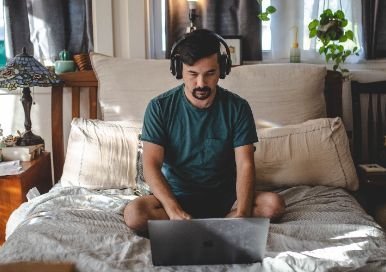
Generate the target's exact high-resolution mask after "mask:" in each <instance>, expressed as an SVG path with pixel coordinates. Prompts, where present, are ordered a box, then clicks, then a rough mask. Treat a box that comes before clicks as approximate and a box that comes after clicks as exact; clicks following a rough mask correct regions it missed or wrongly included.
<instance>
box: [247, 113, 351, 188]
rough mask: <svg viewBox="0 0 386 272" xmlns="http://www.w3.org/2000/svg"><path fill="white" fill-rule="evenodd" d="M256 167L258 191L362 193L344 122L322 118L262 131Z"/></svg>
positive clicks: (257, 148) (257, 147) (260, 132)
mask: <svg viewBox="0 0 386 272" xmlns="http://www.w3.org/2000/svg"><path fill="white" fill-rule="evenodd" d="M258 137H259V142H258V143H257V144H256V151H255V154H254V157H255V167H256V181H257V187H258V189H261V188H262V187H266V186H268V187H281V186H296V185H325V186H334V187H342V188H347V189H349V190H357V189H358V177H357V175H356V171H355V167H354V163H353V160H352V157H351V153H350V148H349V143H348V138H347V135H346V131H345V128H344V125H343V123H342V120H341V119H340V118H339V117H337V118H321V119H316V120H310V121H307V122H304V123H301V124H298V125H289V126H284V127H278V128H263V129H259V130H258Z"/></svg>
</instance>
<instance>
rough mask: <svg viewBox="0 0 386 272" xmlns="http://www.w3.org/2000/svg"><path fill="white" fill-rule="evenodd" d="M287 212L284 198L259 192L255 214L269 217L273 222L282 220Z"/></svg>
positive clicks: (275, 194) (270, 193)
mask: <svg viewBox="0 0 386 272" xmlns="http://www.w3.org/2000/svg"><path fill="white" fill-rule="evenodd" d="M284 211H285V202H284V198H283V197H282V196H281V195H279V194H277V193H272V192H259V193H258V194H257V195H256V198H255V205H254V214H255V215H257V216H263V217H268V218H270V219H271V220H272V221H274V220H277V219H280V218H281V217H282V215H283V214H284Z"/></svg>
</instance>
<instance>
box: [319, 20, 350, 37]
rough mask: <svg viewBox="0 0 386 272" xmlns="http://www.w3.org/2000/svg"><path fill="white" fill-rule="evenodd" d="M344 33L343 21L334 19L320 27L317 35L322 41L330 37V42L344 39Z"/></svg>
mask: <svg viewBox="0 0 386 272" xmlns="http://www.w3.org/2000/svg"><path fill="white" fill-rule="evenodd" d="M343 33H344V29H343V27H341V21H339V20H336V19H334V20H330V21H328V23H326V24H324V25H320V26H319V28H318V32H317V34H316V35H317V36H318V38H319V39H321V40H322V39H326V38H327V37H328V38H330V40H332V41H336V40H339V39H340V37H342V35H343Z"/></svg>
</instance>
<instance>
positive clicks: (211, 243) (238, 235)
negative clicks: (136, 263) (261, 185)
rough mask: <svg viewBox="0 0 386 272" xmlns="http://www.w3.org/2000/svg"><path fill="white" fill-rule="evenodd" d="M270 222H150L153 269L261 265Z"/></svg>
mask: <svg viewBox="0 0 386 272" xmlns="http://www.w3.org/2000/svg"><path fill="white" fill-rule="evenodd" d="M268 228H269V219H267V218H210V219H191V220H149V221H148V229H149V237H150V246H151V254H152V260H153V264H154V265H202V264H235V263H254V262H259V261H262V259H263V257H264V253H265V247H266V244H267V237H268Z"/></svg>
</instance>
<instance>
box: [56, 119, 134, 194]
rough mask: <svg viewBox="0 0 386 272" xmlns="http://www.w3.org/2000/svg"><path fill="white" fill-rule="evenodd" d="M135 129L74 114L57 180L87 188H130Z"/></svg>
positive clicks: (66, 184) (132, 172) (132, 180)
mask: <svg viewBox="0 0 386 272" xmlns="http://www.w3.org/2000/svg"><path fill="white" fill-rule="evenodd" d="M139 133H140V131H139V129H137V128H132V127H130V126H128V125H127V124H124V123H118V122H104V121H100V120H87V119H82V118H75V119H74V120H73V121H72V123H71V131H70V137H69V140H68V146H67V153H66V160H65V163H64V169H63V174H62V177H61V179H60V180H61V184H62V185H63V186H81V187H85V188H89V189H107V188H129V187H131V188H134V186H135V177H136V157H137V148H138V134H139Z"/></svg>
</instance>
